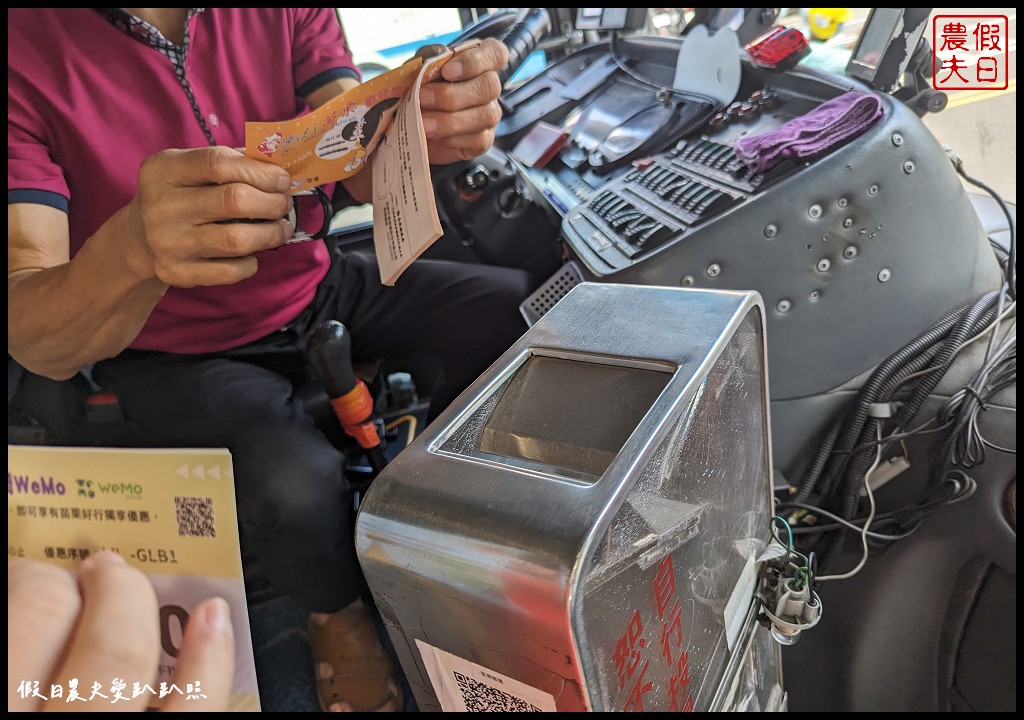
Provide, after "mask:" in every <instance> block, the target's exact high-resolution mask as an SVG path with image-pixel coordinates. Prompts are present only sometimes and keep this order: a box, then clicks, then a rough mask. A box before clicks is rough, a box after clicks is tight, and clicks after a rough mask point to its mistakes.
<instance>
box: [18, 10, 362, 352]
mask: <svg viewBox="0 0 1024 720" xmlns="http://www.w3.org/2000/svg"><path fill="white" fill-rule="evenodd" d="M7 40H8V48H7V196H8V197H7V202H8V204H11V203H20V202H30V203H41V204H45V205H50V206H53V207H57V208H60V209H62V210H64V211H66V212H67V214H68V222H69V225H70V232H71V255H72V256H74V255H75V253H77V252H78V250H79V249H80V248H81V247H82V244H83V243H84V242H85V240H86V239H87V238H88V237H89V236H90V235H92V234H93V233H94V232H96V230H97V228H99V227H100V225H102V224H103V223H104V222H105V221H106V220H107V219H108V218H109V217H110V216H111V215H112V214H113V213H114V212H116V211H117V210H119V209H120V208H122V207H123V206H124V205H126V204H127V203H128V202H129V201H130V200H131V198H132V197H133V196H134V195H135V190H136V185H137V182H138V172H139V166H140V164H141V163H142V161H143V159H145V158H146V157H147V156H149V155H151V154H153V153H155V152H157V151H159V150H164V149H167V148H190V147H204V146H208V145H210V141H209V139H208V138H207V136H206V134H205V132H204V129H203V127H202V125H201V124H200V121H199V120H198V118H197V113H198V114H201V116H202V117H203V118H204V121H205V124H206V126H207V129H208V130H209V132H210V133H211V135H212V137H213V140H214V142H215V143H216V144H218V145H225V146H228V147H243V146H244V145H245V123H246V122H247V121H273V120H280V119H285V118H290V117H295V116H297V115H300V114H303V113H305V112H308V111H309V107H308V105H307V104H306V103H305V101H304V100H303V99H302V97H301V96H302V95H306V94H308V93H309V92H311V91H313V90H315V89H316V88H318V87H320V86H321V85H323V84H324V83H326V82H328V81H330V80H333V79H335V78H338V77H343V76H350V77H355V78H358V77H359V75H358V72H357V71H356V70H355V67H354V65H353V62H352V56H351V53H350V52H349V50H348V47H347V45H346V43H345V36H344V32H343V31H342V29H341V26H340V23H339V21H338V18H337V15H336V14H335V11H334V10H333V9H331V8H207V9H206V10H205V11H203V12H200V13H198V14H195V15H194V16H192V17H191V19H190V20H189V43H188V50H187V54H186V55H185V61H184V77H183V78H179V76H178V74H176V71H175V66H174V64H173V63H172V61H171V60H170V59H169V58H168V57H167V56H166V55H165V54H164V53H162V52H161V51H160V50H159V49H157V48H154V47H152V46H150V45H148V44H146V43H145V42H143V41H141V40H139V39H138V38H137V37H135V36H133V35H132V34H131V32H130V31H129V30H126V29H124V28H122V27H117V26H115V24H113V23H112V22H111V21H110V20H109V19H108V18H107V17H106V16H104V15H103V14H101V13H100V12H99V11H98V10H97V9H94V8H71V9H53V8H14V9H9V10H8V11H7ZM189 91H190V92H191V95H192V96H193V98H194V104H195V108H196V109H194V108H193V102H192V98H190V97H189ZM325 190H328V191H329V190H330V188H325ZM328 265H329V254H328V250H327V247H326V246H325V244H324V243H323V242H304V243H295V244H292V245H286V246H284V247H282V248H280V249H278V250H276V251H272V252H266V253H261V254H260V255H259V271H258V272H257V273H256V275H255V276H253V277H252V278H250V279H248V280H245V281H243V282H241V283H238V284H236V285H231V286H223V287H210V288H193V289H187V290H186V289H178V288H171V289H170V290H169V291H168V292H167V294H166V296H165V297H164V298H163V299H162V300H161V301H160V303H159V304H158V305H157V306H156V308H155V309H154V310H153V313H152V315H151V316H150V318H149V321H148V322H147V323H146V325H145V327H144V328H143V330H142V332H141V333H140V334H139V336H138V338H137V339H136V340H135V342H134V343H132V347H133V348H138V349H149V350H162V351H167V352H177V353H202V352H215V351H218V350H224V349H227V348H232V347H236V346H239V345H242V344H245V343H247V342H250V341H252V340H256V339H258V338H260V337H263V336H265V335H267V334H269V333H271V332H274V331H275V330H277V329H279V328H280V327H281V326H283V325H285V324H287V323H288V322H289V321H290V320H292V319H293V318H294V317H295V316H296V315H297V314H298V313H299V312H300V311H301V310H302V309H303V308H305V307H306V306H307V305H308V304H309V303H310V301H311V300H312V299H313V295H314V293H315V291H316V287H317V284H318V283H319V282H320V281H321V280H322V279H323V277H324V275H325V274H326V272H327V268H328ZM96 282H103V279H102V278H96Z"/></svg>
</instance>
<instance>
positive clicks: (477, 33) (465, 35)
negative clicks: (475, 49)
mask: <svg viewBox="0 0 1024 720" xmlns="http://www.w3.org/2000/svg"><path fill="white" fill-rule="evenodd" d="M518 17H519V13H518V12H517V11H515V10H502V11H501V12H496V13H491V14H490V15H485V16H484V17H482V18H479V19H478V20H477V21H476V22H474V23H472V24H471V25H469V26H468V27H466V28H464V29H463V31H462V32H461V33H459V35H458V37H456V38H455V39H454V40H452V41H451V42H450V43H449V45H451V46H453V47H454V46H455V45H458V44H459V43H464V42H466V41H467V40H485V39H487V38H489V37H493V38H497V37H501V36H502V35H504V34H505V33H506V32H508V30H509V28H511V27H512V26H513V25H515V22H516V19H517V18H518Z"/></svg>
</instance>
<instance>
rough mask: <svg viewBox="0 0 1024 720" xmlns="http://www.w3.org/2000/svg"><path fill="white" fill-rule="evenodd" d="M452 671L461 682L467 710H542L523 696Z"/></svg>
mask: <svg viewBox="0 0 1024 720" xmlns="http://www.w3.org/2000/svg"><path fill="white" fill-rule="evenodd" d="M452 672H454V673H455V681H456V682H457V683H458V684H459V692H460V693H461V694H462V700H463V702H465V703H466V711H467V712H541V709H540V708H538V707H536V706H534V705H531V704H530V703H528V702H526V701H525V700H523V699H522V698H519V697H516V696H515V695H509V694H508V693H507V692H504V691H502V690H499V689H498V688H496V687H491V686H490V685H487V684H485V683H482V682H479V681H478V680H474V679H473V678H471V677H466V676H465V675H463V674H462V673H460V672H456V671H454V670H453V671H452Z"/></svg>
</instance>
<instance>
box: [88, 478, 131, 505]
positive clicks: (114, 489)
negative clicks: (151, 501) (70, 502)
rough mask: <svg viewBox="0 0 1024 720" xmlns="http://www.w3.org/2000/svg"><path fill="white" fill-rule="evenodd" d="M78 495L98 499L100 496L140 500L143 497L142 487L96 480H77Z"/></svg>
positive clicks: (127, 483)
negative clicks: (118, 496) (97, 495)
mask: <svg viewBox="0 0 1024 720" xmlns="http://www.w3.org/2000/svg"><path fill="white" fill-rule="evenodd" d="M75 482H76V483H77V485H78V494H79V496H81V497H90V498H92V497H96V493H99V494H100V495H121V496H122V497H126V498H130V499H132V500H138V499H139V498H141V497H142V486H141V485H139V484H138V483H130V482H98V481H95V480H76V481H75Z"/></svg>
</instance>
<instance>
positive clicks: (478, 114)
mask: <svg viewBox="0 0 1024 720" xmlns="http://www.w3.org/2000/svg"><path fill="white" fill-rule="evenodd" d="M417 54H418V55H422V54H424V53H422V52H421V53H417ZM507 64H508V48H506V47H505V45H504V44H502V43H501V42H500V41H499V40H496V39H494V38H487V39H486V40H484V41H483V42H481V43H480V44H479V45H477V46H476V47H474V48H470V49H468V50H464V51H462V52H460V53H459V54H458V56H457V57H455V58H452V59H451V60H449V61H448V62H447V63H445V65H444V67H443V68H441V77H440V78H438V79H437V80H435V81H434V82H431V83H427V84H426V85H424V86H423V87H422V88H421V89H420V108H421V110H422V115H423V129H424V131H425V134H426V136H427V153H428V155H429V157H430V162H431V164H434V165H447V164H449V163H453V162H457V161H459V160H472V159H473V158H475V157H477V156H479V155H482V154H483V153H485V152H487V150H488V149H490V147H491V145H492V144H493V143H494V131H495V128H497V126H498V121H499V120H501V108H500V107H499V106H498V97H499V96H500V95H501V89H502V88H501V81H500V80H499V79H498V73H499V72H500V71H501V70H504V69H505V66H506V65H507Z"/></svg>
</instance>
